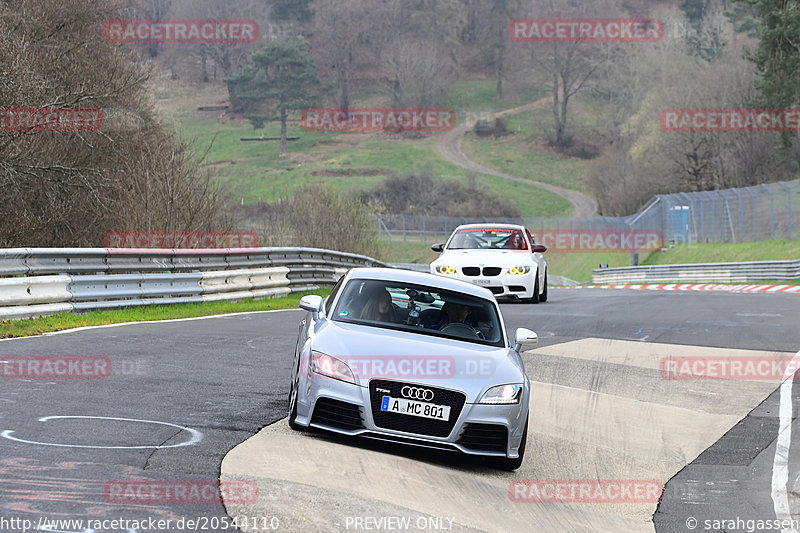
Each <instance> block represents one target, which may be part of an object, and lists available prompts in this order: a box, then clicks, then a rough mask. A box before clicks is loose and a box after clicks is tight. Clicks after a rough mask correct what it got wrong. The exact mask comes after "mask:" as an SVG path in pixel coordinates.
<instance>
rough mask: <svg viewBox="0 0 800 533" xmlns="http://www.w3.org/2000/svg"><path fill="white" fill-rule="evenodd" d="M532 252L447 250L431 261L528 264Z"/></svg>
mask: <svg viewBox="0 0 800 533" xmlns="http://www.w3.org/2000/svg"><path fill="white" fill-rule="evenodd" d="M532 260H533V254H531V253H530V252H529V251H527V250H487V251H483V250H448V251H445V252H444V253H443V254H442V255H440V256H439V257H438V258H437V259H436V261H434V262H433V263H434V264H436V265H450V266H469V265H480V264H483V265H485V266H497V265H519V264H522V265H524V264H528V263H530V262H531V261H532Z"/></svg>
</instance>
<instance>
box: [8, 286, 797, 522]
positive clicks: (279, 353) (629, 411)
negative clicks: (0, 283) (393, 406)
mask: <svg viewBox="0 0 800 533" xmlns="http://www.w3.org/2000/svg"><path fill="white" fill-rule="evenodd" d="M799 309H800V297H798V296H797V295H793V294H730V293H700V292H698V293H671V292H650V291H628V290H614V291H610V290H601V289H589V290H553V291H552V293H551V301H549V302H548V303H546V304H541V305H526V304H504V305H503V312H504V316H505V319H506V326H507V329H508V330H509V331H512V332H513V330H514V329H515V328H516V327H521V326H526V327H531V328H532V329H534V330H535V331H537V332H538V333H539V335H540V339H541V342H540V347H538V348H537V349H536V350H534V351H531V352H527V353H526V354H525V362H526V366H527V368H528V371H529V374H530V376H531V380H532V381H533V382H534V383H533V385H534V396H533V398H534V403H533V407H532V412H531V416H532V418H531V427H530V432H529V440H528V453H527V455H526V461H525V464H523V467H522V468H521V469H520V470H519V471H517V472H513V473H509V472H501V471H497V470H494V469H492V468H490V467H488V466H487V465H485V464H483V463H482V462H481V461H479V460H471V459H467V458H464V457H461V456H459V455H456V454H445V453H434V452H427V451H420V450H415V449H407V448H403V447H397V446H390V445H377V444H371V443H364V442H361V441H358V440H356V441H354V440H347V439H339V438H333V437H328V436H324V435H315V434H308V433H294V432H290V431H289V430H288V429H287V428H286V422H285V420H283V419H284V416H285V404H286V394H287V392H288V386H287V382H288V373H289V366H290V354H291V353H292V351H293V349H294V344H295V341H296V332H297V324H298V322H299V320H300V317H301V312H300V311H297V310H291V311H279V312H267V313H250V314H242V315H232V316H227V317H214V318H206V319H193V320H185V321H172V322H165V323H149V324H130V325H121V326H113V327H103V328H92V329H85V330H77V331H72V332H66V333H61V334H56V335H46V336H42V337H35V338H28V339H14V340H7V341H2V342H0V356H2V357H0V359H2V358H3V357H5V356H14V355H56V356H87V355H94V356H107V357H109V358H110V360H111V365H112V375H111V376H110V377H108V378H106V379H77V380H49V379H7V378H4V379H0V435H2V437H0V472H2V474H0V479H2V481H3V482H2V484H0V531H4V532H5V531H8V532H12V531H14V532H16V531H22V529H21V528H19V527H16V528H15V527H10V526H14V525H16V526H19V525H20V522H12V520H13V519H18V520H22V519H26V520H30V521H31V523H32V524H34V526H33V527H34V528H35V527H36V525H38V524H39V523H40V520H41V519H42V518H45V519H47V520H48V521H49V520H53V519H57V518H63V519H107V520H111V519H115V518H123V519H126V520H146V519H149V518H154V519H159V518H160V519H164V520H166V519H170V520H173V524H175V521H177V520H179V519H181V518H184V519H186V518H189V519H201V520H204V521H207V523H205V524H204V525H205V526H206V527H205V528H197V527H196V528H194V529H188V528H178V527H175V525H173V526H172V527H171V528H169V529H166V530H167V531H176V532H177V531H189V530H191V531H225V530H226V529H224V528H222V527H219V526H218V527H212V526H213V522H212V519H216V520H221V519H223V518H225V517H226V516H228V514H230V515H231V516H239V517H242V516H248V517H251V518H252V517H256V518H258V519H259V520H260V522H259V523H258V524H257V526H258V528H254V527H253V523H252V521H251V522H250V523H249V524H248V527H241V529H242V530H244V531H264V530H270V529H271V528H272V526H277V529H278V530H282V531H364V530H368V529H367V528H369V529H370V530H376V529H383V530H388V529H389V527H388V526H394V527H395V529H398V528H402V530H411V531H414V530H428V531H432V530H447V531H653V530H655V531H659V532H661V531H736V530H737V529H735V528H733V527H730V525H731V524H727V525H726V524H721V525H723V526H725V527H717V528H716V529H714V528H713V526H715V525H719V523H717V524H715V523H712V522H710V521H711V520H717V521H720V520H736V519H739V520H740V524H741V525H742V526H743V528H741V529H739V530H742V531H745V530H747V529H746V527H747V523H746V522H745V520H759V519H760V520H774V519H775V518H776V517H778V516H781V517H784V516H789V517H800V504H798V502H800V499H798V498H797V496H796V493H797V492H798V491H800V481H798V480H800V475H799V474H800V469H798V465H800V462H798V457H797V452H796V451H795V450H796V449H797V445H796V444H795V443H794V442H791V443H790V444H788V452H786V451H785V450H784V452H785V453H784V452H782V451H781V449H778V450H776V444H778V442H776V438H777V437H778V429H779V427H783V428H784V429H785V428H786V427H787V426H790V425H789V422H790V421H793V420H794V419H795V418H796V414H795V413H797V411H798V407H799V406H800V401H798V394H799V393H798V389H800V387H794V388H792V389H791V390H788V389H787V388H783V391H781V390H779V382H780V378H778V379H775V380H770V381H741V380H739V381H716V380H713V381H709V380H702V381H698V380H667V379H664V377H663V375H662V373H661V372H660V371H659V363H660V361H661V360H662V359H663V358H664V357H712V358H713V357H730V356H740V357H770V358H782V359H787V358H791V357H792V356H793V355H794V354H795V353H796V352H797V350H798V347H800V333H799V332H798V328H797V324H798V316H800V313H798V310H799ZM737 350H738V351H737ZM787 390H788V400H791V401H788V402H787V401H786V398H785V399H784V402H783V404H784V405H783V407H782V408H781V407H779V404H780V403H781V396H782V394H781V392H783V393H784V394H783V396H784V397H786V393H787ZM787 409H790V410H791V412H788V411H787ZM787 412H788V415H787ZM781 414H783V419H784V420H783V426H780V423H781V420H780V415H781ZM55 417H77V418H55ZM92 417H95V418H92ZM165 424H170V425H165ZM262 428H263V430H262ZM260 430H261V431H260ZM259 431H260V432H259ZM794 433H795V434H796V433H797V432H796V431H795V432H794ZM782 435H783V436H787V435H788V433H787V432H786V431H784V432H783V433H782ZM781 445H782V446H786V445H787V443H786V442H785V441H783V442H781ZM776 451H777V453H776ZM226 454H227V457H226ZM223 458H224V459H225V461H224V464H223ZM781 458H785V461H784V463H785V464H783V463H782V462H781ZM221 465H222V477H223V479H242V480H246V481H248V482H257V483H258V490H259V497H258V500H257V501H256V502H255V503H252V504H247V505H234V504H230V505H228V506H227V509H226V508H224V507H223V505H222V504H220V503H196V504H190V503H147V502H142V501H135V502H126V501H118V500H114V501H109V498H108V494H105V495H104V488H107V487H108V484H109V483H111V482H126V481H128V482H129V481H133V480H144V481H151V482H158V481H163V480H172V481H176V480H177V481H188V480H195V481H203V480H210V481H213V480H216V479H218V478H219V477H220V474H221V472H220V468H221ZM776 465H778V466H781V468H785V470H787V471H788V472H787V480H786V483H785V484H784V489H785V490H784V492H781V490H780V489H781V486H780V478H778V479H777V483H776V479H775V476H774V472H776V471H778V468H776ZM519 479H536V480H543V479H549V480H560V481H563V482H568V481H570V480H573V481H574V480H586V479H592V480H597V479H611V480H637V479H638V480H660V481H662V482H666V485H665V487H664V497H663V499H662V501H661V502H660V503H656V502H638V503H532V502H528V501H525V502H516V501H512V499H511V498H510V497H509V492H508V490H509V487H510V486H512V484H513V483H514V482H515V480H519ZM776 502H777V503H776ZM783 504H786V505H783ZM776 508H777V511H776ZM787 509H788V510H787ZM226 512H227V514H226ZM654 513H655V516H654ZM776 513H777V514H776ZM787 513H788V514H787ZM690 517H693V518H694V519H696V520H697V521H698V522H697V523H698V525H697V527H696V528H695V529H689V528H688V527H687V519H688V518H690ZM3 520H5V522H3ZM706 521H709V522H706ZM405 524H409V527H408V528H407V529H406V528H405ZM706 524H708V525H709V526H710V528H705V525H706ZM143 525H144V524H143ZM734 525H735V524H734ZM40 530H50V531H69V532H73V531H74V532H78V531H80V532H82V533H86V532H88V529H87V527H85V524H84V527H77V525H75V526H74V527H62V528H61V529H57V528H55V527H52V526H51V527H40ZM164 530H165V529H160V531H164ZM232 530H233V529H227V531H232ZM754 530H758V529H754ZM762 530H763V529H762ZM786 530H787V531H788V530H789V529H786ZM94 531H95V532H96V533H100V532H101V531H103V532H109V533H116V532H118V531H124V532H126V533H131V532H132V531H135V533H143V532H145V531H159V529H157V528H147V527H140V528H138V529H135V530H134V529H131V528H128V529H122V528H112V527H107V528H105V529H101V528H95V529H94Z"/></svg>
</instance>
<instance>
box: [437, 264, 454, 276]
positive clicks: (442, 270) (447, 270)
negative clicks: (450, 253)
mask: <svg viewBox="0 0 800 533" xmlns="http://www.w3.org/2000/svg"><path fill="white" fill-rule="evenodd" d="M436 273H437V274H455V273H456V267H451V266H447V265H436Z"/></svg>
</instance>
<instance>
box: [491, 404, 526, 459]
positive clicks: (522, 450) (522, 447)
mask: <svg viewBox="0 0 800 533" xmlns="http://www.w3.org/2000/svg"><path fill="white" fill-rule="evenodd" d="M527 442H528V418H527V417H526V418H525V430H524V433H523V434H522V441H521V442H520V443H519V457H517V458H516V459H509V458H507V457H502V458H498V459H497V460H496V461H495V466H496V467H497V468H499V469H502V470H510V471H513V470H516V469H518V468H519V467H520V466H522V460H523V459H524V458H525V444H527Z"/></svg>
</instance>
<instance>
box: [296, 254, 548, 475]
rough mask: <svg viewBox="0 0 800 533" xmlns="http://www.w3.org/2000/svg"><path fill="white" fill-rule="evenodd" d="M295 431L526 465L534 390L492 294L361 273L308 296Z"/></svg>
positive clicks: (387, 272)
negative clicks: (310, 429) (328, 291)
mask: <svg viewBox="0 0 800 533" xmlns="http://www.w3.org/2000/svg"><path fill="white" fill-rule="evenodd" d="M300 307H301V308H302V309H304V310H305V311H307V313H306V314H305V316H304V317H303V320H302V322H301V323H300V334H299V336H298V340H297V347H296V349H295V357H294V364H293V368H292V378H291V385H290V391H289V426H290V427H291V428H293V429H297V430H301V429H304V428H307V427H314V428H318V429H323V430H327V431H333V432H336V433H340V434H345V435H353V436H361V437H368V438H373V439H379V440H385V441H392V442H398V443H403V444H409V445H414V446H423V447H428V448H436V449H441V450H452V451H460V452H463V453H466V454H471V455H483V456H490V457H492V458H493V462H496V463H497V464H498V466H500V467H502V468H507V469H512V470H513V469H516V468H519V466H520V465H521V464H522V458H523V455H524V453H525V441H526V434H527V430H528V403H529V399H530V382H529V380H528V377H527V375H526V374H525V368H524V367H523V364H522V359H521V357H520V354H519V351H520V349H521V347H522V346H524V345H532V344H535V343H536V342H537V341H538V338H537V335H536V333H534V332H533V331H530V330H528V329H524V328H520V329H518V330H517V331H516V334H515V338H514V341H513V343H510V342H509V340H508V339H507V337H506V332H505V326H504V324H503V317H502V316H501V314H500V308H499V307H498V305H497V301H496V300H495V299H494V296H493V295H492V293H491V292H490V291H488V290H487V289H484V288H482V287H478V286H475V285H472V284H469V283H464V282H462V281H458V280H454V279H448V278H444V277H441V276H434V275H431V274H426V273H420V272H411V271H407V270H395V269H388V268H354V269H352V270H350V272H348V273H347V274H346V275H345V276H344V277H342V278H341V279H340V280H339V282H338V283H337V284H336V286H335V287H334V288H333V291H332V292H331V294H330V296H328V298H327V299H325V300H323V299H322V298H321V297H319V296H305V297H303V298H302V300H301V301H300Z"/></svg>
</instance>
